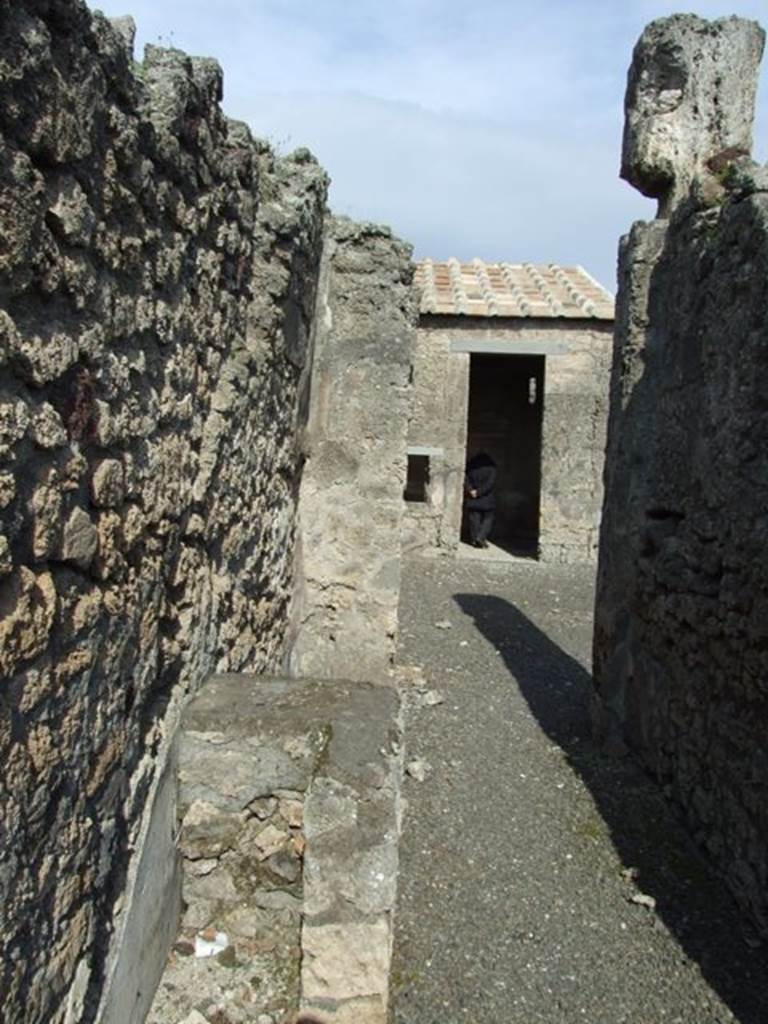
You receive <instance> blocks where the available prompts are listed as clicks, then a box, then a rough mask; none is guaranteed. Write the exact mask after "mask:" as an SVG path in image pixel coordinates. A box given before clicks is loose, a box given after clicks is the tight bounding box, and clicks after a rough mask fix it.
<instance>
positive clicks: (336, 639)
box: [291, 218, 416, 680]
mask: <svg viewBox="0 0 768 1024" xmlns="http://www.w3.org/2000/svg"><path fill="white" fill-rule="evenodd" d="M410 255H411V251H410V247H409V246H406V245H405V244H404V243H402V242H399V241H397V240H396V239H394V238H392V235H391V232H389V230H388V229H385V228H380V227H376V226H374V225H369V224H365V225H357V224H353V223H352V222H350V221H348V220H346V219H343V218H339V219H335V220H334V221H333V222H332V223H331V225H330V226H329V229H328V234H327V237H326V243H325V249H324V257H323V260H324V264H323V272H322V278H321V289H322V291H321V295H320V298H319V306H318V317H317V326H316V333H315V339H314V353H315V357H314V366H313V375H312V396H313V399H312V411H311V417H310V420H309V423H308V425H307V431H306V446H307V464H306V467H305V471H304V475H303V478H302V489H301V497H300V503H299V510H300V511H299V516H300V531H301V538H300V550H299V560H298V565H297V576H298V584H297V600H296V602H295V608H294V613H293V619H294V633H295V640H294V642H293V649H292V654H291V666H292V670H293V671H294V672H295V673H296V674H297V675H319V676H323V677H324V678H349V679H369V680H380V679H382V678H384V677H385V676H386V674H387V673H388V671H389V670H390V668H391V663H392V657H393V654H394V643H395V634H396V630H397V601H398V591H399V578H400V575H399V574H400V561H399V560H400V531H401V525H402V517H403V498H402V495H403V488H404V485H405V471H406V432H407V423H408V408H409V395H410V378H411V365H412V359H413V348H414V342H415V325H416V306H415V297H414V295H413V293H412V291H411V288H410V284H411V278H412V274H413V268H412V266H411V263H410Z"/></svg>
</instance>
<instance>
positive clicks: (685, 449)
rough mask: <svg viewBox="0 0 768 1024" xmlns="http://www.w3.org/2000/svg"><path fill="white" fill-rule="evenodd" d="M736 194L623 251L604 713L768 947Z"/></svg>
mask: <svg viewBox="0 0 768 1024" xmlns="http://www.w3.org/2000/svg"><path fill="white" fill-rule="evenodd" d="M720 25H721V23H715V25H714V27H713V28H712V35H713V38H714V39H718V38H719V35H720V33H721V31H722V29H721V27H719V26H720ZM737 29H738V26H735V27H734V31H737ZM702 31H703V29H702ZM743 31H744V32H745V33H746V37H747V38H755V31H756V30H754V28H753V27H751V26H747V27H746V28H744V29H743ZM737 34H738V33H737ZM716 52H717V51H715V55H716ZM663 69H664V61H663V60H662V68H661V70H662V71H663ZM721 70H722V72H723V77H724V85H723V88H724V90H725V91H724V92H723V93H722V94H717V93H716V92H715V94H714V97H713V98H712V100H711V102H713V103H714V99H715V98H716V97H717V96H718V95H719V96H720V102H721V103H722V104H723V105H724V106H727V105H728V101H727V99H726V97H728V96H729V95H730V93H729V92H728V90H729V89H730V88H731V86H730V85H729V84H728V81H727V80H728V76H729V75H730V74H731V73H734V74H735V70H734V69H732V68H729V67H725V68H721V65H720V64H719V63H718V62H717V61H716V60H714V58H713V54H712V53H708V52H707V51H706V50H705V51H703V53H702V58H701V61H700V62H699V63H698V64H697V65H696V66H695V67H693V68H691V76H692V77H694V78H695V76H698V75H700V76H701V77H702V79H703V81H704V82H706V83H710V84H708V85H707V88H710V87H711V83H713V82H714V81H715V79H716V77H717V76H718V75H719V74H720V72H721ZM745 74H746V75H747V77H748V76H749V75H750V74H751V65H750V63H749V62H747V63H746V66H745ZM694 94H696V93H695V91H694ZM740 167H748V163H747V162H745V163H743V164H741V165H740ZM757 177H758V179H759V175H758V176H757ZM743 181H744V178H743V176H741V175H740V174H739V173H732V174H729V175H728V176H727V177H725V178H724V182H725V187H726V189H727V188H733V194H728V193H727V192H726V193H725V194H724V198H723V202H722V203H721V204H719V205H716V206H709V205H705V206H704V208H703V209H702V208H701V204H699V205H697V203H696V202H692V203H689V204H686V205H685V206H683V207H680V208H679V209H678V210H677V212H674V211H673V213H672V216H671V218H670V219H669V220H663V221H656V222H654V223H652V224H635V225H634V227H633V229H632V232H631V234H630V235H629V236H628V238H626V239H624V241H623V243H622V248H621V254H620V288H619V297H618V318H617V334H616V344H615V350H614V365H613V373H612V383H611V390H612V394H611V415H610V421H609V438H608V453H607V460H606V499H605V512H604V519H603V531H602V534H601V542H600V561H599V578H598V595H597V603H596V615H595V645H594V657H595V664H594V668H595V680H596V700H595V718H596V723H597V727H598V729H599V730H600V731H601V732H602V734H603V735H604V737H605V738H606V740H607V741H608V743H609V745H612V746H620V745H621V743H624V742H626V743H628V744H629V745H630V746H631V747H633V748H635V749H636V750H638V751H639V752H640V753H641V755H642V757H643V759H644V761H645V763H646V764H647V765H648V767H649V769H650V770H651V771H652V772H653V773H654V774H655V775H656V777H657V778H658V779H659V780H660V781H661V782H662V783H663V784H664V786H665V789H666V791H667V792H668V793H669V795H670V796H671V798H672V799H673V800H674V801H675V802H676V803H678V804H679V805H680V807H681V809H682V812H683V813H684V815H685V817H686V819H687V821H688V823H689V825H690V828H691V831H692V833H693V835H694V837H695V838H696V840H697V841H698V842H699V844H700V845H701V846H702V848H703V849H704V850H705V851H706V852H707V853H708V854H709V855H710V856H711V857H712V858H713V860H714V861H715V863H716V864H717V866H718V867H719V869H720V871H721V873H722V875H723V877H724V878H725V880H726V881H727V883H728V885H729V886H730V887H731V889H732V890H733V892H734V893H735V894H736V896H737V898H738V899H739V901H740V903H741V904H742V906H743V907H744V908H745V909H746V910H747V912H748V913H749V915H750V916H751V917H752V919H753V921H754V922H755V924H756V925H757V927H758V928H759V929H760V930H761V931H762V932H763V933H764V934H768V901H767V900H766V892H767V891H768V890H767V889H766V883H767V882H768V820H767V819H766V810H765V800H764V798H763V797H764V794H765V792H766V788H768V759H767V758H766V755H765V743H764V735H763V732H764V729H763V723H764V719H765V714H766V710H768V709H766V695H765V678H766V673H767V672H768V654H767V653H766V651H767V650H768V648H766V644H765V638H766V622H767V621H768V619H767V618H766V612H767V610H768V599H767V598H766V579H768V555H767V554H766V553H767V552H768V545H767V543H766V542H767V541H768V519H767V518H766V514H765V509H766V507H768V463H767V462H766V453H767V452H768V420H766V416H765V399H766V395H768V369H767V368H768V359H767V358H766V355H767V354H768V353H767V348H768V319H767V317H766V310H768V194H766V193H765V192H763V191H761V190H757V189H756V190H754V191H751V190H745V189H744V188H743V187H742V186H743ZM694 199H695V197H694Z"/></svg>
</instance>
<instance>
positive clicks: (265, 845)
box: [254, 825, 287, 860]
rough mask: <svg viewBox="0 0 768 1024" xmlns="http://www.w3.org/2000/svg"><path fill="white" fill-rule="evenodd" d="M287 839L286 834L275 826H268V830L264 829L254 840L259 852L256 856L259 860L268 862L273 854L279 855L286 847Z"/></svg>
mask: <svg viewBox="0 0 768 1024" xmlns="http://www.w3.org/2000/svg"><path fill="white" fill-rule="evenodd" d="M286 838H287V836H286V834H285V832H281V831H280V829H279V828H275V826H274V825H267V827H266V828H263V829H262V830H261V832H259V834H258V835H257V836H256V838H255V839H254V845H255V847H256V850H257V851H258V852H257V854H256V855H257V857H258V858H259V860H266V859H267V857H271V856H272V854H273V853H277V851H278V850H280V849H281V848H282V847H283V846H284V845H285V841H286Z"/></svg>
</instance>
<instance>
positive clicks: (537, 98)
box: [90, 0, 768, 291]
mask: <svg viewBox="0 0 768 1024" xmlns="http://www.w3.org/2000/svg"><path fill="white" fill-rule="evenodd" d="M90 6H91V7H93V8H98V9H100V10H102V11H104V13H105V14H107V15H109V16H113V15H119V14H131V15H132V16H133V18H134V19H135V21H136V23H137V29H138V34H137V47H136V50H137V53H136V56H137V58H138V59H140V58H141V53H142V52H143V48H144V45H145V44H146V43H154V44H160V45H166V46H168V45H170V46H175V47H178V48H179V49H182V50H185V51H187V52H188V53H190V54H195V55H202V56H211V57H215V58H216V59H217V60H218V61H219V63H220V64H221V66H222V68H223V69H224V102H223V107H224V110H225V112H226V113H227V114H229V115H230V116H231V117H235V118H238V119H240V120H243V121H246V122H248V124H249V125H250V126H251V128H252V129H253V131H254V133H255V134H257V135H259V136H261V137H265V138H267V139H268V140H269V141H270V142H272V144H273V145H274V146H275V147H276V148H277V149H278V150H279V151H281V152H289V151H290V150H292V149H295V148H297V147H299V146H308V147H309V148H310V149H311V150H312V152H313V153H314V154H315V155H316V156H317V158H318V159H319V160H320V162H321V163H322V164H323V166H324V167H325V168H326V170H327V171H328V172H329V174H330V176H331V180H332V185H331V196H330V203H331V206H332V208H333V210H334V211H335V212H336V213H343V214H347V215H349V216H351V217H354V218H355V219H358V220H370V221H377V222H381V223H385V224H389V225H390V227H391V228H392V229H393V231H395V233H396V234H398V235H400V236H401V237H402V238H405V239H407V240H408V241H409V242H411V243H412V244H413V246H414V250H415V255H416V257H417V258H421V257H426V256H430V257H432V258H433V259H437V260H444V259H447V258H448V257H450V256H456V257H458V258H459V259H461V260H469V259H472V258H473V257H475V256H479V257H480V258H481V259H485V260H488V261H496V260H508V261H510V262H512V263H517V262H525V261H528V262H531V263H550V262H554V263H560V264H563V265H566V266H570V265H574V264H580V265H581V266H583V267H585V268H586V269H587V270H588V271H589V272H590V273H591V274H592V275H593V276H595V277H596V278H597V279H598V280H599V281H600V282H601V283H602V284H603V285H604V286H605V287H607V288H608V289H609V290H610V291H614V289H615V276H616V272H615V266H616V252H617V245H618V239H619V237H620V236H621V235H622V234H623V233H625V232H626V231H627V230H628V228H629V226H630V224H631V223H632V222H633V221H634V220H638V219H651V218H652V217H653V216H654V215H655V203H653V202H652V201H651V200H648V199H645V198H644V197H642V196H640V195H639V194H638V193H637V192H635V191H634V190H633V189H632V188H631V187H630V186H629V185H626V184H625V183H624V182H622V181H620V180H619V177H618V165H619V158H620V150H621V132H622V124H623V113H622V107H623V98H624V86H625V81H626V73H627V68H628V67H629V62H630V58H631V53H632V47H633V46H634V43H635V42H636V40H637V38H638V36H639V35H640V33H641V31H642V29H643V27H644V26H645V25H646V24H647V23H648V22H649V21H651V20H652V19H653V18H657V17H662V16H664V15H667V14H672V13H675V12H676V11H680V10H684V11H685V10H691V9H693V10H695V13H697V14H700V15H702V16H703V17H708V18H715V17H721V16H723V15H728V14H739V15H742V16H744V17H749V18H755V19H757V20H758V21H760V22H761V23H762V25H763V27H764V28H766V29H768V0H740V2H739V0H722V2H712V0H694V2H693V3H691V4H687V3H684V4H683V6H682V7H681V6H680V5H679V4H675V3H665V2H661V0H474V2H473V3H472V4H470V3H467V2H466V0H386V2H383V0H356V2H350V0H215V2H211V0H91V2H90ZM766 60H767V61H768V58H766ZM765 63H766V62H764V64H765ZM767 151H768V69H767V68H766V67H765V66H764V67H763V70H762V75H761V86H760V91H759V93H758V112H757V119H756V125H755V155H756V158H757V159H759V160H760V161H762V162H764V161H765V160H766V159H768V153H767Z"/></svg>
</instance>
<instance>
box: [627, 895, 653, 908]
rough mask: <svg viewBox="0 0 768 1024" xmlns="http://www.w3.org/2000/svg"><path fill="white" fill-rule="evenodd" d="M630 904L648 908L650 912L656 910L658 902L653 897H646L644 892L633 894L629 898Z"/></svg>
mask: <svg viewBox="0 0 768 1024" xmlns="http://www.w3.org/2000/svg"><path fill="white" fill-rule="evenodd" d="M629 902H630V903H636V904H637V905H638V906H639V907H647V908H648V910H655V909H656V900H655V899H654V897H653V896H646V894H645V893H644V892H636V893H633V894H632V895H631V896H630V897H629Z"/></svg>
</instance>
